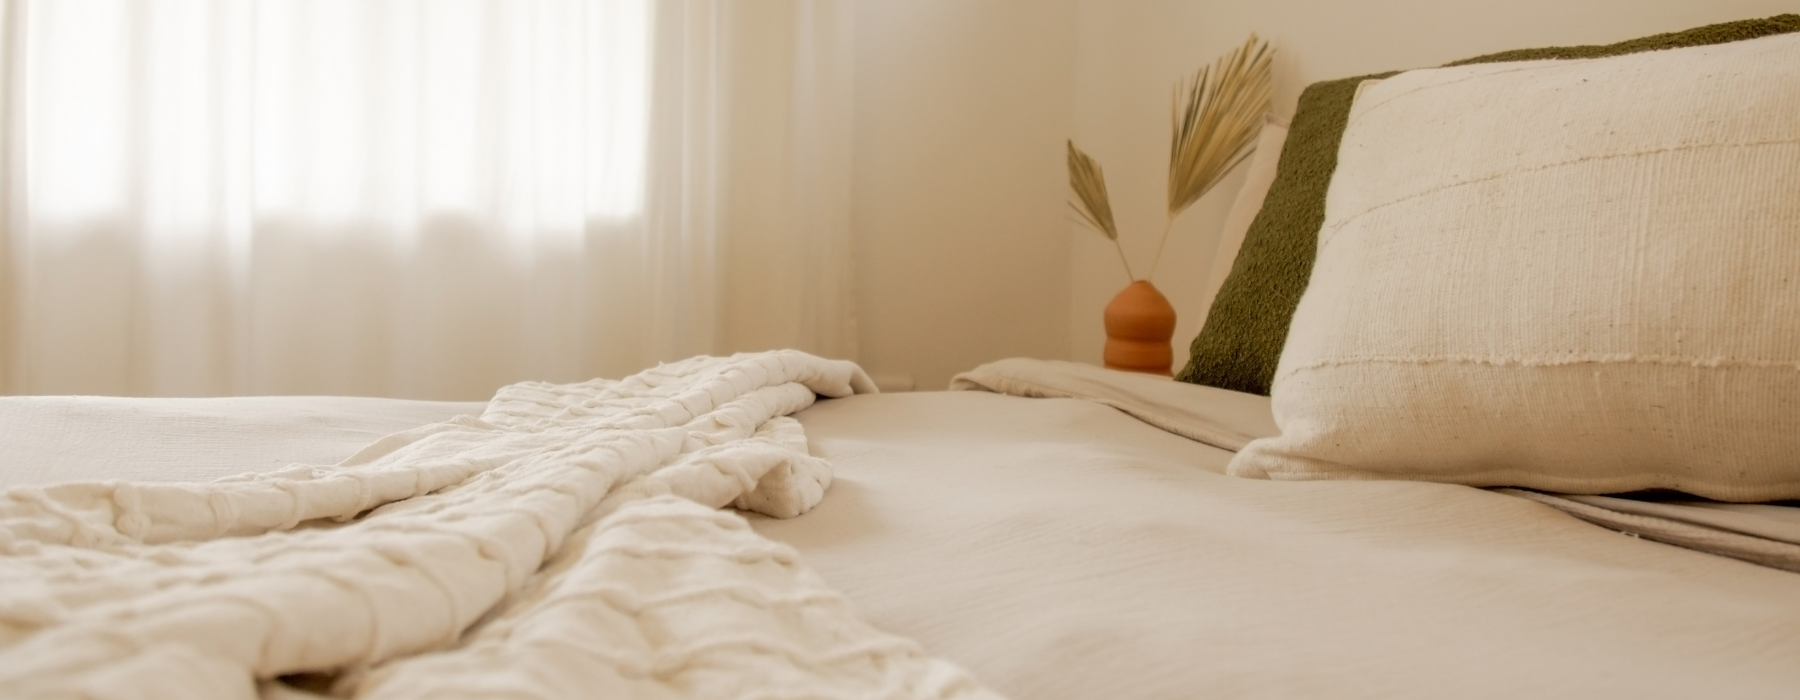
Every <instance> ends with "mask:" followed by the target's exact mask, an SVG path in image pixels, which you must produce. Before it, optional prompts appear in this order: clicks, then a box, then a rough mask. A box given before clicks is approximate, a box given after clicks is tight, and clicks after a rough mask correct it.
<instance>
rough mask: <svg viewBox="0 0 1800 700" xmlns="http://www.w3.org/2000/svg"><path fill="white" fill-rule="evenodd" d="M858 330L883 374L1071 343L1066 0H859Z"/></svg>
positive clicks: (871, 366) (1049, 350)
mask: <svg viewBox="0 0 1800 700" xmlns="http://www.w3.org/2000/svg"><path fill="white" fill-rule="evenodd" d="M857 7H858V11H857V17H856V25H857V78H856V79H857V88H856V126H855V130H856V134H855V144H856V151H855V159H856V163H855V166H854V172H855V182H854V183H853V191H854V195H853V196H854V200H853V201H854V204H853V210H852V218H853V226H854V227H855V229H856V260H857V266H856V273H857V286H858V292H857V307H858V308H857V317H858V324H859V326H860V329H859V332H858V334H857V338H858V345H859V356H860V360H861V362H862V364H863V366H864V367H865V368H866V369H868V370H869V372H870V373H872V374H875V375H877V378H878V379H879V378H880V377H882V376H887V375H911V376H912V377H913V379H914V381H915V382H916V383H917V386H918V387H919V388H920V389H942V388H944V386H945V385H947V384H948V383H949V381H950V376H951V375H952V374H955V373H956V372H959V371H962V370H965V369H968V368H970V367H974V366H975V365H977V364H980V363H982V362H986V361H989V360H994V359H999V358H1003V357H1013V356H1035V357H1064V356H1067V354H1068V352H1069V341H1068V336H1069V331H1068V321H1067V318H1068V313H1067V311H1066V309H1067V308H1068V303H1069V295H1068V279H1069V252H1068V251H1069V242H1068V241H1069V238H1068V235H1067V230H1066V228H1065V227H1064V215H1063V212H1064V211H1065V208H1064V205H1063V194H1062V193H1063V188H1064V187H1066V186H1067V185H1066V180H1065V176H1064V174H1063V169H1062V168H1063V155H1062V150H1061V149H1062V142H1063V139H1065V138H1067V137H1068V134H1069V132H1070V129H1071V125H1070V118H1071V114H1072V112H1071V109H1072V103H1071V101H1070V97H1071V92H1070V91H1071V89H1072V85H1073V83H1072V80H1073V66H1074V63H1073V61H1074V32H1075V26H1074V3H1073V2H1072V1H1071V0H859V4H858V6H857Z"/></svg>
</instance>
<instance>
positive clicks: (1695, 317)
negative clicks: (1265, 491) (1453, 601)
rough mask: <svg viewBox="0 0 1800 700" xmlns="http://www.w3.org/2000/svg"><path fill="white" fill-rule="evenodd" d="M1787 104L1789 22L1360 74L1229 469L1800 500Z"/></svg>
mask: <svg viewBox="0 0 1800 700" xmlns="http://www.w3.org/2000/svg"><path fill="white" fill-rule="evenodd" d="M1796 115H1800V35H1797V34H1787V35H1779V36H1771V37H1766V38H1761V39H1754V40H1750V41H1742V42H1736V43H1730V44H1720V45H1715V46H1700V47H1693V48H1683V49H1672V50H1668V51H1656V52H1648V53H1640V54H1633V55H1629V56H1621V57H1615V58H1601V59H1589V60H1572V61H1530V62H1519V63H1499V64H1479V65H1471V66H1464V67H1456V68H1440V69H1432V70H1420V71H1412V72H1408V73H1404V74H1401V75H1399V76H1396V77H1393V78H1389V79H1387V80H1383V81H1381V82H1380V83H1377V84H1374V85H1372V86H1370V87H1368V88H1367V89H1365V90H1364V91H1363V92H1362V94H1361V96H1360V97H1359V98H1357V100H1356V103H1355V106H1354V107H1353V109H1352V110H1351V113H1350V116H1349V122H1348V126H1347V128H1346V130H1345V132H1344V135H1343V144H1342V146H1341V149H1340V152H1339V156H1338V165H1337V170H1336V174H1335V175H1334V176H1333V179H1332V181H1331V188H1330V192H1329V195H1328V196H1327V198H1326V203H1325V222H1324V225H1323V227H1322V229H1321V231H1320V233H1319V245H1318V255H1317V260H1316V264H1315V266H1314V269H1313V271H1312V279H1311V283H1310V286H1309V287H1308V289H1307V290H1306V293H1305V295H1304V296H1303V297H1302V299H1301V301H1300V304H1299V307H1298V309H1297V310H1296V311H1295V315H1294V322H1293V329H1292V332H1291V333H1290V334H1289V337H1288V341H1287V344H1286V347H1285V349H1284V350H1283V352H1282V355H1281V361H1280V364H1279V367H1278V369H1277V371H1276V375H1275V381H1274V387H1273V388H1274V391H1273V394H1272V398H1273V406H1274V411H1275V419H1276V423H1277V424H1278V425H1279V426H1280V428H1281V431H1282V433H1281V435H1280V436H1278V437H1274V438H1267V439H1262V440H1257V441H1255V442H1252V443H1250V444H1249V445H1248V446H1247V447H1245V448H1244V450H1243V451H1242V452H1240V453H1239V454H1238V455H1237V457H1236V458H1235V459H1234V460H1233V461H1232V463H1231V466H1230V470H1231V473H1233V474H1236V475H1240V476H1252V477H1268V478H1276V479H1346V478H1349V479H1357V478H1407V479H1420V480H1428V481H1444V482H1454V483H1463V484H1470V485H1475V486H1497V485H1510V486H1522V487H1527V488H1535V489H1542V490H1550V491H1560V492H1568V493H1608V492H1619V491H1631V490H1639V489H1652V488H1667V489H1677V490H1681V491H1686V492H1689V493H1693V494H1697V495H1700V496H1705V497H1708V498H1714V499H1719V500H1729V501H1761V500H1773V499H1785V498H1796V497H1800V117H1797V116H1796Z"/></svg>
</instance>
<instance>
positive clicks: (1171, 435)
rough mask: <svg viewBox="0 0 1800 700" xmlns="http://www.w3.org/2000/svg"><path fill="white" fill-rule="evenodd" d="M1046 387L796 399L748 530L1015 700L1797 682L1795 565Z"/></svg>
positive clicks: (81, 446) (37, 448) (42, 434)
mask: <svg viewBox="0 0 1800 700" xmlns="http://www.w3.org/2000/svg"><path fill="white" fill-rule="evenodd" d="M1028 374H1029V373H1013V375H1012V376H1015V377H1019V376H1027V375H1028ZM1058 376H1060V377H1061V381H1060V384H1059V383H1058V382H1048V383H1046V384H1044V385H1041V386H1037V388H1035V389H1032V388H1031V387H1018V386H1015V387H1013V390H1014V391H1015V392H1016V393H1026V394H1031V396H1013V395H1003V394H999V393H991V392H982V391H953V392H927V393H903V394H877V395H860V396H851V397H847V398H841V399H833V400H824V401H821V402H819V403H818V404H816V405H814V406H813V407H812V408H810V409H807V410H806V411H803V412H801V413H799V414H797V416H796V417H797V418H798V419H799V421H800V423H801V424H802V425H803V426H804V428H805V431H806V434H807V439H808V441H809V444H810V446H811V451H812V452H813V453H814V455H816V456H819V457H823V458H825V459H826V460H828V461H829V462H830V463H831V464H832V465H833V468H834V470H835V477H834V481H833V483H832V485H831V487H830V490H829V492H828V494H827V496H826V498H825V499H824V500H823V502H822V503H821V504H820V505H818V506H817V507H816V508H814V509H813V510H812V511H811V512H810V513H807V514H806V515H803V516H800V517H797V518H792V519H787V520H778V519H773V518H765V517H760V516H755V515H750V516H747V517H748V518H749V520H750V522H751V524H752V526H753V527H754V529H755V530H756V531H757V532H759V533H761V534H762V535H764V536H766V537H768V538H771V539H774V540H777V541H780V542H784V543H787V544H789V545H792V546H793V547H794V548H796V549H797V550H798V551H799V552H800V554H801V557H802V558H803V559H804V561H805V562H806V564H807V565H808V566H810V567H811V568H812V569H813V570H814V571H816V572H818V574H819V575H820V576H822V577H823V578H824V580H825V581H826V582H827V583H829V584H830V585H831V586H833V587H835V588H837V589H838V590H840V591H842V592H843V593H844V594H845V595H846V596H848V598H849V599H850V600H851V601H852V602H853V603H854V604H855V605H856V606H857V607H858V608H860V610H861V611H862V612H863V614H864V615H866V617H867V618H868V620H869V621H871V622H872V623H874V624H875V625H876V626H877V627H879V628H882V629H884V630H886V631H888V632H892V633H896V634H899V635H902V636H905V637H910V638H912V639H914V640H916V641H917V642H919V643H920V644H921V645H923V647H924V648H925V649H926V650H927V651H929V652H930V653H931V654H933V655H936V656H938V657H941V658H944V659H947V660H950V661H952V662H955V663H957V664H960V665H962V666H964V667H965V668H967V669H969V670H971V671H972V672H973V673H974V674H975V675H976V676H977V677H979V678H980V679H981V680H982V681H983V682H985V683H986V684H987V685H989V686H990V687H992V688H993V689H994V690H997V691H999V692H1001V693H1003V694H1006V695H1009V696H1012V697H1017V698H1094V697H1110V698H1167V697H1203V696H1216V697H1324V696H1329V697H1370V698H1374V697H1433V698H1435V697H1521V696H1531V697H1594V696H1619V695H1625V694H1629V695H1632V696H1642V697H1694V696H1731V697H1791V695H1792V691H1793V688H1795V687H1800V664H1796V663H1794V661H1793V660H1794V659H1796V658H1800V575H1796V574H1795V573H1791V572H1787V571H1782V570H1778V569H1776V568H1771V567H1767V566H1758V565H1755V564H1752V563H1748V562H1745V561H1740V560H1738V559H1733V558H1728V557H1722V556H1717V555H1714V554H1708V553H1703V552H1699V551H1694V550H1692V549H1687V548H1682V547H1677V546H1672V545H1670V544H1665V543H1661V542H1656V541H1652V540H1649V539H1645V538H1642V537H1636V536H1632V535H1628V534H1623V533H1621V532H1619V531H1617V530H1615V529H1608V528H1605V527H1597V526H1595V525H1594V524H1591V523H1590V522H1587V521H1584V520H1582V519H1579V518H1577V517H1573V516H1571V515H1570V514H1569V513H1567V512H1565V511H1564V510H1559V509H1558V508H1554V507H1551V506H1549V505H1546V504H1544V503H1540V502H1537V501H1534V500H1530V499H1527V498H1520V497H1517V496H1514V495H1508V494H1505V493H1498V492H1494V491H1488V490H1481V489H1474V488H1468V487H1463V486H1454V485H1444V484H1430V483H1419V482H1370V481H1346V482H1298V483H1289V482H1267V481H1255V480H1247V479H1237V478H1232V477H1228V476H1225V475H1224V474H1223V471H1224V468H1225V464H1226V462H1227V461H1228V460H1229V459H1230V457H1231V451H1230V448H1231V447H1232V445H1233V444H1241V441H1242V440H1244V439H1248V438H1249V437H1254V436H1255V435H1256V434H1257V433H1258V432H1259V431H1264V430H1271V429H1272V424H1271V423H1270V421H1269V419H1268V416H1267V408H1266V403H1258V401H1259V400H1260V399H1259V398H1258V397H1248V396H1246V395H1241V394H1231V393H1229V392H1218V390H1211V389H1205V388H1203V387H1192V386H1188V385H1176V384H1173V383H1166V382H1165V383H1158V384H1147V383H1145V382H1154V381H1156V380H1147V379H1144V378H1140V377H1124V378H1112V377H1111V374H1110V373H1102V372H1098V371H1092V372H1083V371H1077V372H1065V373H1063V374H1061V375H1058ZM1059 386H1060V387H1061V388H1058V387H1059ZM1058 395H1063V396H1067V397H1065V398H1054V397H1055V396H1058ZM1075 396H1080V397H1081V398H1073V397H1075ZM1196 406H1198V407H1199V408H1196ZM482 407H483V405H482V404H479V403H475V404H467V403H437V402H414V401H391V400H382V399H345V398H324V397H313V398H309V397H291V398H259V399H154V400H149V399H95V398H6V399H0V421H3V422H4V423H3V424H4V425H5V426H6V434H7V436H8V439H7V440H6V441H4V444H0V479H4V482H3V483H0V485H4V486H11V485H17V484H23V483H48V482H53V481H64V480H70V479H94V478H131V479H138V480H162V481H183V480H204V479H212V478H216V477H219V476H223V475H229V474H236V473H241V472H244V471H267V470H270V469H274V468H279V467H281V466H283V465H286V464H288V463H291V462H301V463H321V464H324V463H333V462H335V461H337V460H339V459H342V458H344V457H347V456H349V455H350V454H352V453H354V452H356V451H357V450H358V449H360V448H361V447H362V446H364V445H365V444H367V443H369V442H370V441H372V440H373V439H375V438H377V437H379V436H381V435H385V434H387V433H390V432H395V431H398V430H404V429H406V428H411V427H414V426H417V425H420V424H424V423H431V422H436V421H441V420H445V419H448V418H451V417H453V416H456V415H461V414H475V413H479V412H480V410H481V409H482ZM1159 425H1160V426H1161V427H1159ZM1209 443H1212V444H1209ZM1601 505H1605V504H1604V503H1602V504H1601ZM1776 510H1777V511H1778V512H1779V513H1780V515H1778V516H1775V518H1774V519H1773V520H1768V519H1765V520H1759V521H1758V522H1760V523H1765V524H1766V523H1770V522H1777V521H1779V519H1780V518H1781V517H1786V515H1788V514H1789V513H1791V510H1786V509H1779V508H1777V509H1776ZM1721 512H1726V513H1739V511H1729V510H1727V511H1721ZM1774 527H1777V529H1779V526H1778V525H1777V526H1774ZM1774 534H1777V535H1779V534H1781V533H1780V532H1776V533H1774Z"/></svg>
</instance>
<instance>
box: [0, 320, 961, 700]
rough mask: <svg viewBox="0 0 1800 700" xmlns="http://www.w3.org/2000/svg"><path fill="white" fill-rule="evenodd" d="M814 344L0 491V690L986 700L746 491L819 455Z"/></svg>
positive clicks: (822, 379) (775, 491) (769, 497)
mask: <svg viewBox="0 0 1800 700" xmlns="http://www.w3.org/2000/svg"><path fill="white" fill-rule="evenodd" d="M869 391H873V385H872V383H870V382H869V380H868V378H867V377H866V376H865V375H864V374H863V373H862V371H861V370H859V369H857V368H856V366H855V365H853V364H851V363H848V362H841V361H837V362H834V361H827V360H821V359H818V358H815V357H812V356H809V355H805V354H803V353H798V352H775V353H765V354H758V355H742V356H737V357H732V358H724V359H719V358H696V359H694V360H689V361H685V362H681V363H676V364H671V365H665V366H662V367H659V368H656V369H654V370H649V371H646V372H643V373H640V374H638V375H635V376H633V377H631V378H629V379H626V380H623V381H605V380H596V381H592V382H587V383H582V384H572V385H562V386H552V385H546V384H535V383H533V384H520V385H515V386H512V387H508V388H506V389H503V390H502V391H501V392H500V393H499V394H498V395H497V396H496V397H495V399H494V400H493V402H491V403H490V404H489V407H488V409H487V411H486V412H485V413H484V414H483V415H482V416H481V417H480V418H472V417H466V416H465V417H462V418H458V419H454V420H451V421H447V422H444V423H439V424H435V425H429V426H425V427H422V428H418V429H415V430H411V431H407V432H403V433H398V434H395V435H392V436H389V437H386V438H383V439H381V440H379V441H377V442H376V443H375V444H373V445H371V446H369V447H368V448H366V449H364V450H362V451H361V452H359V453H357V454H356V455H354V456H352V457H350V458H349V459H347V460H345V461H344V462H342V463H340V464H338V465H335V466H331V467H314V466H294V467H289V468H286V469H283V470H279V471H276V472H272V473H266V474H258V475H246V476H243V477H233V478H228V479H224V480H220V481H217V482H213V483H210V484H147V483H129V482H116V481H115V482H84V483H70V484H62V485H56V486H49V487H36V486H27V487H19V488H14V489H11V490H8V491H5V492H0V557H3V558H0V695H4V696H7V697H14V696H26V697H33V696H58V697H62V696H80V697H94V698H137V697H145V698H148V697H183V698H249V697H257V696H258V695H261V696H264V697H281V696H285V695H290V694H293V693H296V692H298V691H295V690H293V689H292V688H291V687H290V686H289V685H288V683H286V682H284V681H283V680H281V677H283V676H286V677H288V679H289V680H293V679H295V678H296V675H295V674H301V675H300V676H299V677H301V678H303V679H304V680H305V683H303V684H304V685H307V686H309V687H312V688H314V689H325V690H327V691H328V692H330V693H331V694H333V695H355V696H358V697H433V698H441V697H459V696H462V697H493V696H497V695H505V696H509V697H568V696H582V697H589V696H592V697H695V698H700V697H706V698H712V697H762V696H773V695H779V696H783V697H785V696H795V697H799V696H805V697H845V698H849V697H858V698H860V697H909V698H910V697H931V698H936V697H990V696H991V694H989V693H988V692H987V691H986V690H984V689H982V688H981V687H980V686H979V685H978V684H976V683H975V682H974V681H973V680H972V679H971V678H970V677H969V676H968V675H967V674H966V673H964V672H962V671H961V670H959V669H957V668H955V667H953V666H951V665H949V664H947V663H945V662H942V661H938V660H935V659H931V658H929V657H926V656H924V655H923V654H922V653H921V652H920V650H919V649H918V648H917V646H916V645H914V644H912V643H910V642H908V641H906V640H903V639H900V638H897V637H894V636H892V635H888V634H885V633H882V632H880V631H878V630H875V629H873V628H871V627H869V626H868V625H866V624H864V623H862V622H861V621H860V619H859V618H858V616H857V615H856V613H855V612H854V611H853V610H852V609H851V608H850V606H849V605H848V604H847V603H846V602H845V600H844V599H843V598H842V597H841V596H839V595H838V594H836V593H835V592H833V591H831V590H830V589H828V588H826V587H825V586H824V585H823V584H822V583H821V582H820V581H819V580H818V579H817V578H816V577H815V576H813V575H812V574H811V573H810V572H808V571H807V570H805V569H804V568H803V567H801V566H800V564H799V562H798V561H797V558H796V556H795V554H794V553H793V552H792V550H790V549H788V548H787V547H785V546H782V545H778V544H775V543H772V542H769V541H767V540H764V539H762V538H760V537H758V536H757V535H755V534H754V533H752V532H751V531H749V530H748V528H746V527H745V525H744V523H743V522H742V520H741V518H738V517H736V516H733V515H730V514H726V513H721V512H719V511H717V510H714V509H716V508H718V507H719V506H723V505H726V504H734V505H737V506H739V507H742V508H746V509H750V510H756V511H758V512H762V513H766V514H769V515H774V516H777V517H791V516H794V515H798V514H800V513H803V512H805V511H806V510H808V509H809V508H811V507H812V506H813V505H814V504H816V503H817V502H818V501H819V499H820V498H821V497H822V496H823V494H824V491H825V488H826V487H827V486H828V485H829V482H830V478H831V472H830V467H829V466H828V465H826V464H825V463H824V462H822V461H820V460H818V459H815V458H813V457H811V456H809V455H808V454H807V451H806V442H805V438H804V436H803V435H802V434H801V433H800V428H799V424H798V423H797V422H795V421H794V420H793V419H791V418H786V417H785V416H787V415H788V414H791V413H793V412H794V411H797V410H800V409H802V408H805V407H806V406H809V405H811V404H812V402H813V401H814V399H815V394H819V395H825V396H844V395H848V394H850V393H853V392H869Z"/></svg>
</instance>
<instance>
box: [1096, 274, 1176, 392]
mask: <svg viewBox="0 0 1800 700" xmlns="http://www.w3.org/2000/svg"><path fill="white" fill-rule="evenodd" d="M1174 335H1175V307H1174V306H1170V305H1169V299H1168V297H1165V296H1163V295H1162V292H1159V291H1156V287H1155V286H1154V285H1152V284H1150V282H1149V281H1147V280H1138V281H1136V282H1132V283H1131V284H1130V285H1127V286H1126V287H1125V289H1124V290H1122V291H1120V292H1119V295H1118V296H1116V297H1113V300H1112V302H1111V303H1109V304H1107V305H1106V354H1105V359H1106V366H1107V367H1108V368H1110V369H1122V370H1126V371H1130V372H1144V373H1147V374H1160V375H1162V376H1165V377H1167V376H1169V375H1170V366H1171V365H1172V364H1173V362H1174V359H1175V357H1174V353H1172V352H1171V351H1170V350H1169V339H1170V338H1171V337H1173V336H1174Z"/></svg>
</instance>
